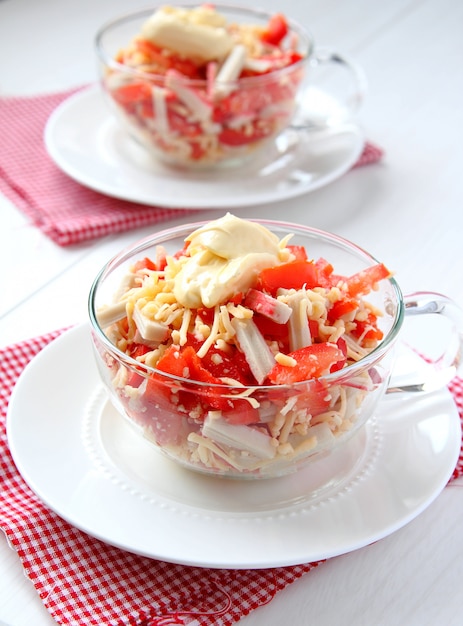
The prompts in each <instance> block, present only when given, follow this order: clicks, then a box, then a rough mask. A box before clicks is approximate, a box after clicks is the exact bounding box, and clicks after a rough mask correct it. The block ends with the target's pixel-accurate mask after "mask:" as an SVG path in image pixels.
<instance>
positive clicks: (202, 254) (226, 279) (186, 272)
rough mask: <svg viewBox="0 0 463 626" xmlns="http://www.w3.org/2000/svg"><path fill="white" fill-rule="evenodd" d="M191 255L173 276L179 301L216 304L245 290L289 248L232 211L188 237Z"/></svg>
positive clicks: (195, 305) (281, 259)
mask: <svg viewBox="0 0 463 626" xmlns="http://www.w3.org/2000/svg"><path fill="white" fill-rule="evenodd" d="M186 241H187V242H189V244H190V245H189V252H190V255H191V256H190V257H189V258H188V260H187V261H186V262H185V264H184V265H183V267H182V269H181V270H180V272H179V273H178V274H177V275H176V277H175V280H174V286H173V292H174V295H175V298H176V299H177V301H178V302H179V303H180V304H182V305H183V306H185V307H188V308H192V309H194V308H198V307H201V306H206V307H214V306H216V305H217V304H221V303H224V302H227V301H228V300H230V298H232V297H233V296H234V295H236V294H237V293H239V292H242V293H245V292H246V291H247V290H248V289H249V287H251V285H252V284H253V283H254V282H255V279H256V276H257V275H258V274H259V272H260V271H261V270H263V269H265V268H266V267H274V266H275V265H280V264H281V263H282V262H284V260H285V259H286V260H287V254H288V251H287V249H286V248H285V247H282V245H281V243H280V240H279V239H278V237H277V236H276V235H275V234H274V233H272V232H270V231H269V230H268V229H267V228H265V226H262V225H261V224H257V223H255V222H249V221H246V220H242V219H240V218H238V217H235V216H234V215H231V214H230V213H227V214H226V215H225V216H224V217H222V218H220V219H218V220H214V221H212V222H209V223H208V224H206V225H205V226H203V227H202V228H199V229H197V230H195V231H194V232H193V233H191V235H190V236H189V237H187V239H186Z"/></svg>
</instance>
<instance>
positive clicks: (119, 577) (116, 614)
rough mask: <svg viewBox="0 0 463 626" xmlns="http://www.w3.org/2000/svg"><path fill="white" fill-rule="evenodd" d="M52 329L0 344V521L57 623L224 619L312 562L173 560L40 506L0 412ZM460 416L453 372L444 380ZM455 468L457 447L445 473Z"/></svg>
mask: <svg viewBox="0 0 463 626" xmlns="http://www.w3.org/2000/svg"><path fill="white" fill-rule="evenodd" d="M61 332H63V331H62V330H59V331H55V332H53V333H49V334H47V335H44V336H41V337H37V338H35V339H31V340H30V341H25V342H21V343H19V344H15V345H12V346H10V347H8V348H5V349H3V350H0V380H1V384H2V387H1V388H0V459H1V464H0V483H1V491H0V527H1V528H2V529H3V530H4V532H5V533H6V535H7V537H8V540H9V542H10V545H11V546H12V547H13V548H14V549H15V550H16V551H17V553H18V555H19V558H20V559H21V561H22V564H23V567H24V570H25V573H26V574H27V576H28V577H29V578H30V579H31V581H32V582H33V584H34V586H35V588H36V589H37V591H38V593H39V594H40V597H41V599H42V602H43V604H44V605H45V607H46V608H47V609H48V611H49V612H50V613H51V615H52V616H53V618H54V619H55V620H56V621H57V622H58V623H59V624H71V625H73V626H90V625H94V626H105V625H111V626H161V625H164V626H165V625H167V624H184V625H187V624H196V625H198V626H209V625H215V626H230V625H231V624H233V623H234V622H237V621H238V620H239V619H240V618H242V617H243V616H244V615H247V614H248V613H250V612H251V611H252V610H253V609H256V608H257V607H259V606H262V605H264V604H267V603H268V602H270V601H271V600H272V598H273V597H274V596H275V595H276V594H277V593H278V592H279V591H281V590H282V589H284V588H285V587H286V586H287V585H289V584H291V583H292V582H294V581H295V580H296V579H298V578H300V577H301V576H303V575H304V574H305V573H307V572H309V571H310V570H311V569H313V568H314V567H316V566H317V565H319V563H320V562H316V563H307V564H305V565H298V566H292V567H278V568H271V569H264V570H249V569H248V570H226V569H221V570H208V569H202V568H195V567H186V566H182V565H173V564H169V563H165V562H162V561H155V560H152V559H148V558H145V557H140V556H136V555H133V554H130V553H128V552H124V551H123V550H119V549H118V548H113V547H111V546H108V545H106V544H104V543H102V542H100V541H98V540H97V539H93V538H92V537H90V536H88V535H87V534H85V533H83V532H81V531H80V530H78V529H76V528H74V527H73V526H71V525H69V524H68V523H67V522H65V521H64V520H62V519H61V518H60V517H58V516H57V515H55V514H54V513H53V512H52V511H50V510H49V509H47V508H46V507H45V506H44V505H43V504H42V503H41V502H40V500H38V498H37V497H36V496H35V495H34V494H33V493H32V491H31V490H30V489H29V488H28V486H27V485H26V484H25V483H24V481H23V480H22V478H21V476H20V475H19V473H18V471H17V470H16V468H15V465H14V463H13V460H12V458H11V455H10V453H9V450H8V445H7V439H6V432H5V417H6V410H7V405H8V400H9V397H10V394H11V391H12V389H13V386H14V384H15V382H16V380H17V378H18V376H19V375H20V373H21V372H22V370H23V368H24V367H25V365H26V364H27V363H28V362H29V361H30V360H31V359H32V358H33V357H34V356H35V355H36V354H37V353H38V352H39V351H40V350H41V349H42V348H44V347H45V346H46V345H47V344H48V343H50V341H52V340H53V339H55V338H56V337H58V336H59V335H60V334H61ZM449 389H450V391H451V392H452V393H453V396H454V399H455V403H456V405H457V408H458V411H459V413H460V418H461V420H462V422H463V379H461V378H455V379H454V380H453V381H452V382H451V384H450V385H449ZM460 476H463V447H462V451H461V452H460V457H459V460H458V463H457V465H456V467H455V470H454V472H453V476H452V479H454V478H458V477H460Z"/></svg>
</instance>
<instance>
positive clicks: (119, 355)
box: [88, 218, 405, 394]
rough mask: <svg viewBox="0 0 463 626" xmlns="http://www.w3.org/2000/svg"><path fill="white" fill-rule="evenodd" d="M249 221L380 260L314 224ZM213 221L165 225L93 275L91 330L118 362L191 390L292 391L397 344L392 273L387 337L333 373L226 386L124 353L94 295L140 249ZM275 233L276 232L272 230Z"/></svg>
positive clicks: (335, 378)
mask: <svg viewBox="0 0 463 626" xmlns="http://www.w3.org/2000/svg"><path fill="white" fill-rule="evenodd" d="M247 221H250V222H256V223H258V224H262V225H264V226H266V227H267V228H269V229H270V230H272V227H273V228H275V229H284V230H286V231H287V233H286V234H289V233H290V232H294V234H306V235H312V236H315V237H319V238H321V239H323V240H325V241H329V242H330V243H334V244H336V245H338V246H340V247H342V248H343V249H344V250H347V251H349V252H353V253H355V254H356V255H357V256H358V257H363V259H364V260H369V261H371V262H372V263H379V261H378V259H377V258H376V257H374V256H372V255H371V254H370V253H369V252H367V251H366V250H365V249H364V248H362V247H361V246H359V245H357V244H355V243H353V242H352V241H349V240H348V239H346V238H344V237H341V236H339V235H336V234H334V233H331V232H328V231H325V230H322V229H319V228H314V227H311V226H305V225H304V224H296V223H293V222H286V221H280V220H267V219H259V218H247ZM210 222H211V220H201V221H198V222H190V223H187V224H180V225H178V226H174V227H171V228H166V229H163V230H160V231H157V232H155V233H151V234H150V235H147V236H146V237H143V238H141V239H139V240H137V241H135V242H134V243H132V244H129V245H128V246H126V247H124V248H123V249H122V250H120V251H119V252H118V253H116V254H115V255H113V256H112V257H111V258H110V259H109V261H107V262H106V263H105V264H104V265H103V267H102V268H101V269H100V271H99V272H98V273H97V275H96V277H95V278H94V280H93V282H92V284H91V287H90V291H89V296H88V314H89V318H90V323H91V330H92V332H95V333H96V335H97V337H98V340H99V341H101V343H102V344H103V345H104V346H105V348H106V349H107V350H108V351H109V352H111V353H112V354H113V356H114V357H115V358H116V359H117V360H118V361H119V362H123V363H124V365H126V366H128V367H130V368H136V370H137V372H138V373H146V374H147V375H150V374H156V375H158V376H159V380H161V379H165V380H166V381H169V382H171V383H181V384H182V385H185V386H186V388H187V389H188V390H190V391H191V390H193V389H195V388H196V389H198V390H199V389H208V388H214V389H217V390H223V392H225V391H226V392H227V393H228V394H230V393H231V392H235V393H236V392H238V393H243V392H244V391H247V390H252V391H253V392H259V391H260V392H269V391H270V390H273V391H278V390H280V391H281V390H291V389H293V390H294V389H296V390H297V389H299V388H300V389H304V388H305V389H306V388H307V386H308V385H312V384H318V382H321V383H322V384H325V385H326V387H327V388H328V387H329V386H331V385H334V384H343V382H345V381H346V380H347V379H349V378H350V377H351V376H353V375H354V376H355V374H356V373H357V372H359V371H363V370H364V369H365V368H369V367H371V366H372V365H373V364H374V363H377V362H378V361H379V360H380V359H382V358H383V356H384V355H385V354H386V352H387V351H388V350H389V349H390V348H391V347H392V346H393V344H394V343H395V341H396V339H397V336H398V333H399V330H400V328H401V326H402V323H403V320H404V315H405V304H404V300H403V295H402V291H401V289H400V287H399V285H398V283H397V281H396V280H395V278H394V277H393V276H390V277H389V278H386V279H384V280H386V281H388V282H389V284H390V286H391V287H392V291H393V293H394V295H395V298H396V303H395V304H396V310H395V315H394V319H393V322H392V325H391V328H390V329H389V331H388V333H387V334H386V335H385V337H384V338H383V339H382V340H381V341H380V342H379V343H378V345H377V346H376V347H375V348H373V350H372V351H371V352H369V353H368V354H367V355H366V356H364V357H363V358H361V359H360V360H359V361H357V362H355V363H352V364H350V365H347V366H346V367H344V368H342V369H340V370H338V371H336V372H332V373H330V374H325V375H323V376H320V377H318V378H312V379H308V380H303V381H298V382H295V383H291V384H283V385H281V384H279V385H270V384H267V385H227V384H220V385H219V384H213V383H208V382H202V381H198V380H193V379H191V378H184V377H181V376H176V375H173V374H169V373H167V372H163V371H162V370H158V369H157V368H155V367H150V366H147V365H145V364H144V363H141V362H140V361H137V360H136V359H134V358H132V357H131V356H129V355H127V354H125V353H124V352H122V351H121V350H119V348H117V346H115V345H114V344H113V343H112V342H111V341H110V340H109V339H108V337H107V336H106V334H105V333H104V331H103V329H102V328H101V326H100V325H99V323H98V320H97V317H96V312H95V298H96V293H97V290H98V287H99V285H100V283H101V281H102V280H103V279H104V278H105V277H106V276H107V275H108V274H109V273H110V272H111V271H112V270H113V269H115V268H117V267H118V266H119V265H121V264H122V263H124V262H125V261H127V260H128V259H129V258H130V257H132V256H135V255H136V254H138V253H139V252H141V251H142V250H143V249H144V248H146V247H147V246H148V245H160V244H162V243H163V241H166V239H172V238H174V237H179V236H181V235H182V234H183V235H185V236H186V235H189V234H190V233H191V232H193V230H196V229H197V228H200V227H202V226H205V225H206V224H209V223H210ZM272 232H274V231H272Z"/></svg>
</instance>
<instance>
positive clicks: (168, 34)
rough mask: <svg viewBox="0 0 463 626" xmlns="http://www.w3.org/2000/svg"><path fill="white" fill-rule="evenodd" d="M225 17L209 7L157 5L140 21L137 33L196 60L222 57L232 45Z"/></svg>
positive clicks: (203, 60)
mask: <svg viewBox="0 0 463 626" xmlns="http://www.w3.org/2000/svg"><path fill="white" fill-rule="evenodd" d="M225 26H226V20H225V18H224V17H223V16H221V15H220V14H219V13H217V12H216V11H215V10H214V8H213V7H208V6H200V7H196V8H193V9H183V8H177V7H171V6H164V7H161V8H159V9H158V10H157V11H156V12H155V13H153V15H152V16H151V17H150V18H149V19H148V20H147V21H146V22H145V23H144V24H143V26H142V30H141V35H142V37H144V38H145V39H148V40H149V41H152V42H153V43H154V44H156V45H158V46H160V47H162V48H166V49H167V50H171V51H172V52H176V53H178V54H180V55H182V56H185V57H187V58H189V59H193V60H197V61H200V62H207V61H212V60H222V59H224V58H225V57H226V56H227V55H228V53H229V52H230V51H231V49H232V48H233V43H234V42H233V39H232V37H231V36H230V35H229V34H228V32H227V30H226V28H225Z"/></svg>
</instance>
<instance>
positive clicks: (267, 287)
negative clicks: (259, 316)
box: [258, 260, 319, 296]
mask: <svg viewBox="0 0 463 626" xmlns="http://www.w3.org/2000/svg"><path fill="white" fill-rule="evenodd" d="M258 285H259V287H260V289H262V291H266V292H267V293H270V294H271V295H272V296H274V295H276V293H277V290H278V289H279V288H280V287H281V288H282V289H302V287H303V286H304V285H305V286H306V287H307V289H313V287H317V286H318V285H319V280H318V272H317V268H316V267H315V264H314V263H312V261H303V260H302V261H292V262H291V263H285V264H284V265H277V266H276V267H269V268H266V269H264V270H262V271H261V273H260V274H259V277H258Z"/></svg>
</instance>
